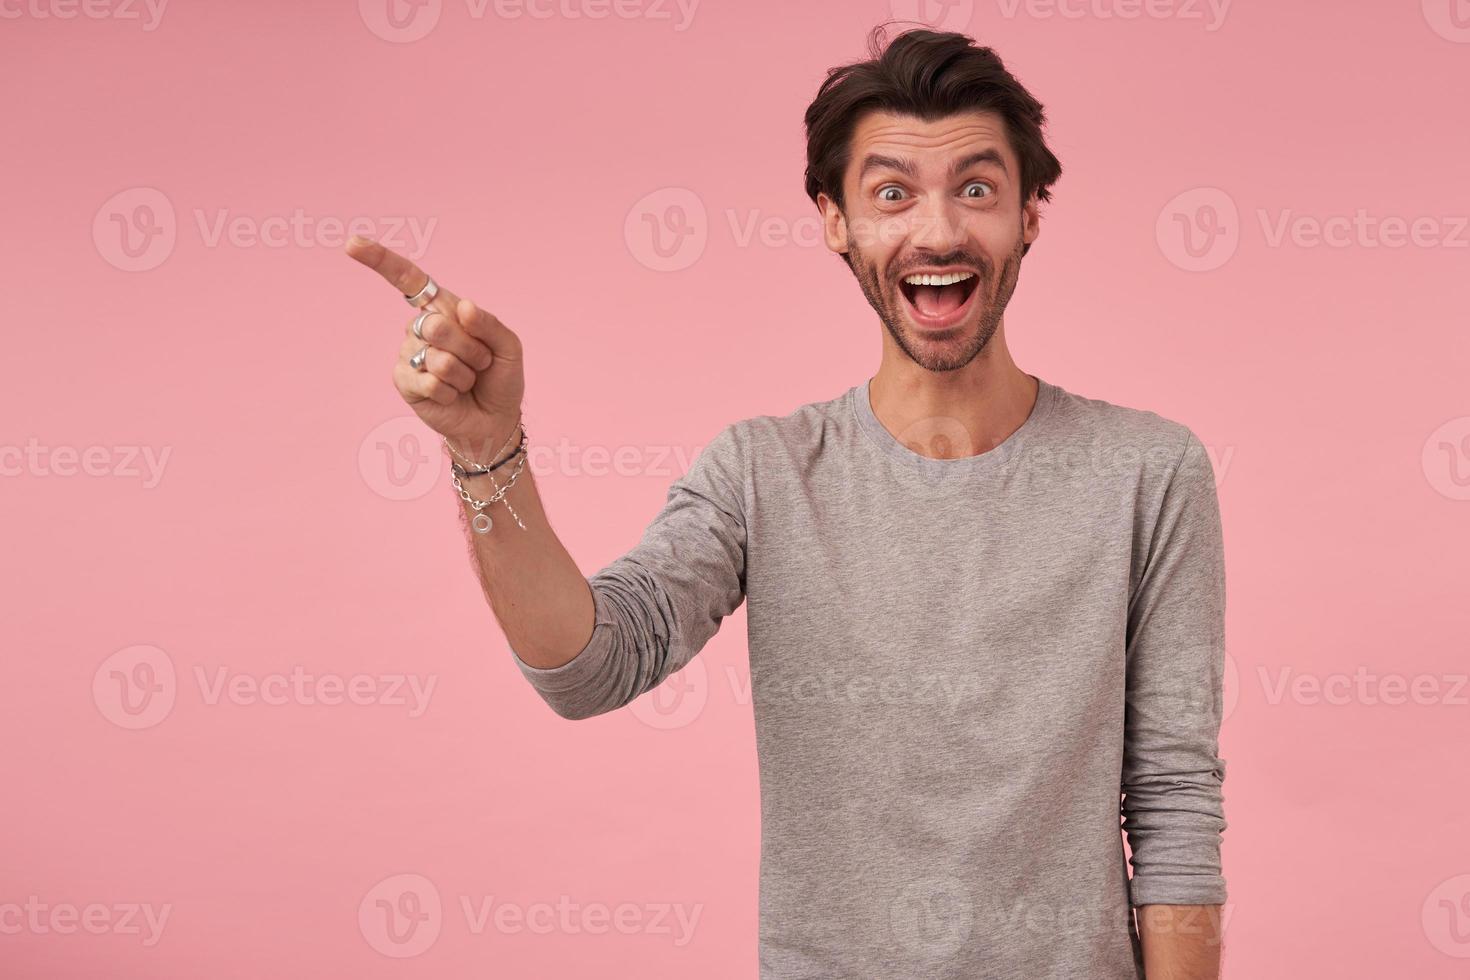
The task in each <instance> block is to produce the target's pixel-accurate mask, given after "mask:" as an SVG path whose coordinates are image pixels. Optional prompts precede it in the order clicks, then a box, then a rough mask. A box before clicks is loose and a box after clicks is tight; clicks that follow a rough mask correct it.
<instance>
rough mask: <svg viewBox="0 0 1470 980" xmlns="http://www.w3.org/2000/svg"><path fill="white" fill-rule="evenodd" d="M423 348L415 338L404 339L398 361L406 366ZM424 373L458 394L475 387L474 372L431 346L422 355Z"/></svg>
mask: <svg viewBox="0 0 1470 980" xmlns="http://www.w3.org/2000/svg"><path fill="white" fill-rule="evenodd" d="M423 347H424V345H423V344H422V343H420V342H419V339H418V338H417V337H413V336H410V337H407V338H405V339H404V342H403V347H402V348H400V349H399V352H398V356H399V359H400V360H402V361H403V362H404V363H405V364H407V363H408V359H409V358H411V357H413V355H415V354H417V353H418V352H419V351H420V350H422V349H423ZM409 369H410V370H412V369H413V365H412V364H409ZM424 371H425V372H427V373H429V374H432V375H434V376H435V377H437V378H439V379H440V380H441V381H443V382H444V383H445V384H448V385H450V386H451V387H453V388H454V389H455V390H456V391H459V392H466V391H469V390H470V389H471V388H473V387H474V386H475V372H474V370H473V369H472V368H471V367H470V366H469V365H468V364H466V363H465V362H464V361H461V360H460V359H459V358H457V357H455V356H454V355H453V354H451V353H449V352H448V351H446V350H440V349H439V348H437V347H434V346H433V345H429V350H428V353H427V354H425V355H424Z"/></svg>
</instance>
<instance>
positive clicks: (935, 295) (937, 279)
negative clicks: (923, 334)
mask: <svg viewBox="0 0 1470 980" xmlns="http://www.w3.org/2000/svg"><path fill="white" fill-rule="evenodd" d="M979 285H980V279H979V277H978V276H976V275H975V273H973V272H970V271H968V270H959V271H954V272H917V273H912V274H910V275H907V276H904V277H903V279H902V280H901V281H900V282H899V284H898V288H899V291H900V292H902V293H903V298H904V300H906V301H907V303H908V307H909V315H910V316H911V317H912V318H913V319H914V321H915V322H916V323H918V324H919V325H920V326H922V327H927V328H929V329H931V330H939V329H943V328H945V327H950V326H953V325H954V324H956V323H958V322H959V321H960V320H962V319H964V317H965V314H966V313H968V312H969V308H970V301H971V300H972V299H974V297H975V290H976V287H977V286H979Z"/></svg>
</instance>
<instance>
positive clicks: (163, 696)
mask: <svg viewBox="0 0 1470 980" xmlns="http://www.w3.org/2000/svg"><path fill="white" fill-rule="evenodd" d="M177 696H178V677H177V675H176V674H175V672H174V663H173V661H172V660H171V659H169V655H168V654H167V653H164V652H163V651H162V650H160V649H159V648H158V647H155V646H148V645H147V644H139V645H138V646H131V647H126V648H124V649H122V650H119V651H117V652H116V653H114V654H113V655H112V656H110V657H108V658H107V659H106V660H104V661H102V664H101V666H99V667H98V668H97V672H96V673H95V674H94V675H93V676H92V701H93V703H94V704H96V705H97V710H98V711H99V712H101V713H102V717H104V718H106V719H107V720H108V721H110V722H112V723H113V724H114V725H117V726H119V727H121V728H130V729H140V728H152V727H153V726H154V725H157V724H158V723H159V722H161V721H163V720H164V719H165V718H167V717H168V716H169V712H171V711H173V709H174V700H175V698H176V697H177Z"/></svg>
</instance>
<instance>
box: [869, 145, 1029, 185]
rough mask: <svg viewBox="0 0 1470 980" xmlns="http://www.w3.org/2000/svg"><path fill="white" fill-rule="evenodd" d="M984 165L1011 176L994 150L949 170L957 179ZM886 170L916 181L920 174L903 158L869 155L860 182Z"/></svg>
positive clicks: (965, 158)
mask: <svg viewBox="0 0 1470 980" xmlns="http://www.w3.org/2000/svg"><path fill="white" fill-rule="evenodd" d="M982 163H988V164H993V165H994V166H996V167H998V168H999V169H1000V172H1001V173H1003V174H1006V175H1007V176H1009V172H1008V171H1007V170H1006V162H1005V159H1004V158H1003V157H1002V156H1001V155H1000V154H999V153H998V152H996V151H995V150H994V149H987V150H979V151H977V152H975V153H971V154H969V155H968V156H963V157H960V159H958V160H956V161H955V162H954V165H953V166H951V167H950V168H949V175H950V176H951V177H956V176H958V175H959V174H961V173H964V172H965V171H966V170H969V169H970V168H971V167H974V166H978V165H980V164H982ZM884 169H887V170H897V171H898V172H899V173H901V174H903V175H904V176H905V177H909V178H915V179H916V178H917V174H918V170H917V168H916V167H915V166H914V165H913V163H912V162H910V161H908V160H905V159H903V158H902V157H890V156H884V155H883V154H881V153H869V154H868V155H867V156H866V157H864V158H863V166H862V169H861V170H859V171H858V180H862V179H863V178H864V177H866V176H867V175H868V172H869V171H870V170H884Z"/></svg>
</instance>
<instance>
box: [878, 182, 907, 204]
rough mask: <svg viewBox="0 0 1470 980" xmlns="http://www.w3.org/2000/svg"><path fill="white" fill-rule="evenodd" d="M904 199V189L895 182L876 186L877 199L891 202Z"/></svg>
mask: <svg viewBox="0 0 1470 980" xmlns="http://www.w3.org/2000/svg"><path fill="white" fill-rule="evenodd" d="M903 199H904V190H903V188H902V187H899V186H898V185H897V184H884V185H883V186H882V187H880V188H878V200H880V201H884V202H887V203H889V204H892V203H894V202H896V201H902V200H903Z"/></svg>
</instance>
